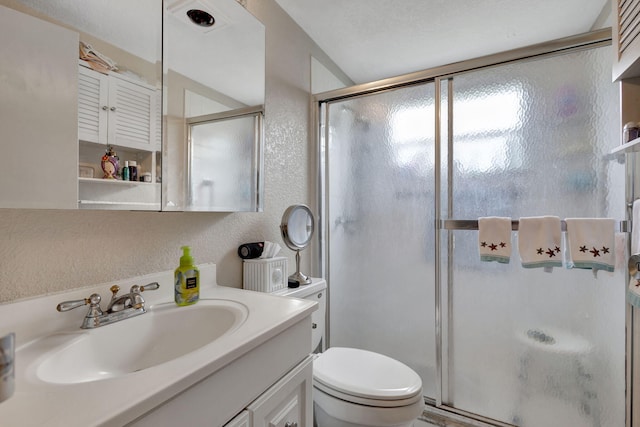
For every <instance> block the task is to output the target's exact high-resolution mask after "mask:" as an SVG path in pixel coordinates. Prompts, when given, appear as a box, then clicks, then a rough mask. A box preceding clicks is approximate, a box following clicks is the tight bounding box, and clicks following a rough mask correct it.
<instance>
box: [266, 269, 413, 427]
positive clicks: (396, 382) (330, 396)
mask: <svg viewBox="0 0 640 427" xmlns="http://www.w3.org/2000/svg"><path fill="white" fill-rule="evenodd" d="M326 289H327V282H326V281H325V280H324V279H312V282H311V284H309V285H302V286H300V287H298V288H287V289H283V290H280V291H276V292H274V294H276V295H282V296H288V297H294V298H303V299H307V300H310V301H316V302H318V310H316V311H315V312H313V314H312V315H311V321H312V327H313V331H312V345H311V351H312V352H316V353H317V352H320V351H322V342H323V339H324V330H325V316H326V292H325V291H326ZM313 408H314V419H315V423H316V425H317V427H356V426H359V427H368V426H378V427H411V426H413V423H414V421H415V420H416V419H417V418H418V417H419V416H420V415H421V414H422V411H423V409H424V398H423V396H422V380H421V379H420V376H419V375H418V374H417V373H416V372H415V371H413V370H412V369H411V368H409V367H408V366H407V365H405V364H403V363H401V362H399V361H397V360H395V359H392V358H390V357H387V356H384V355H382V354H379V353H374V352H371V351H366V350H360V349H355V348H345V347H331V348H329V349H327V350H325V351H324V352H323V353H318V355H317V357H316V358H315V359H314V362H313Z"/></svg>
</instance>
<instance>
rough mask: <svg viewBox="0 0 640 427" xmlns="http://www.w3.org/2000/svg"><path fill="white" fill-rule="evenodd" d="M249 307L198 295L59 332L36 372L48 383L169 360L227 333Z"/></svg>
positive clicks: (127, 370)
mask: <svg viewBox="0 0 640 427" xmlns="http://www.w3.org/2000/svg"><path fill="white" fill-rule="evenodd" d="M248 313H249V310H248V309H247V307H246V306H245V305H243V304H241V303H238V302H235V301H229V300H216V299H202V300H200V301H199V302H198V303H197V304H194V305H191V306H186V307H177V306H176V305H175V304H173V303H165V304H159V305H156V306H153V307H151V308H150V309H149V310H148V312H147V313H145V314H143V315H141V316H137V317H134V318H131V319H126V320H122V321H120V322H117V323H114V324H111V325H107V326H102V327H100V328H96V329H92V330H87V331H81V332H76V333H73V334H59V335H56V336H55V337H50V338H49V339H52V340H55V341H60V342H61V343H60V344H59V345H58V346H57V347H56V348H55V349H53V350H52V351H50V352H48V353H47V354H46V355H44V357H42V359H41V360H42V361H41V363H39V365H38V366H37V368H36V376H37V377H38V378H39V379H40V380H42V381H44V382H48V383H55V384H74V383H85V382H91V381H98V380H103V379H107V378H113V377H117V376H122V375H126V374H130V373H133V372H138V371H142V370H144V369H147V368H150V367H153V366H157V365H160V364H162V363H165V362H169V361H171V360H173V359H176V358H178V357H181V356H184V355H186V354H188V353H191V352H194V351H197V350H198V349H200V348H202V347H204V346H206V345H207V344H210V343H212V342H213V341H215V340H216V339H218V338H220V337H222V336H225V335H227V334H230V333H232V332H233V331H234V330H236V329H237V328H238V327H239V326H240V325H242V323H244V321H245V320H246V319H247V315H248Z"/></svg>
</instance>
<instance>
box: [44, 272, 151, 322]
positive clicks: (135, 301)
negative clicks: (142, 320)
mask: <svg viewBox="0 0 640 427" xmlns="http://www.w3.org/2000/svg"><path fill="white" fill-rule="evenodd" d="M159 287H160V285H159V284H158V283H157V282H153V283H149V284H148V285H145V286H138V285H133V286H132V287H131V290H130V291H129V293H128V294H123V295H120V296H118V292H119V291H120V287H119V286H118V285H113V286H112V287H111V288H110V290H111V301H109V304H108V305H107V309H106V310H105V311H102V309H101V308H100V301H101V300H102V297H100V295H98V294H92V295H91V296H90V297H89V298H84V299H80V300H74V301H65V302H61V303H60V304H58V306H57V307H56V309H57V310H58V311H60V312H62V311H69V310H73V309H74V308H78V307H82V306H84V305H87V304H89V311H88V312H87V315H86V316H85V317H84V320H83V321H82V325H81V326H80V327H81V328H82V329H93V328H98V327H100V326H105V325H108V324H110V323H114V322H118V321H120V320H124V319H129V318H130V317H134V316H138V315H140V314H143V313H146V312H147V310H146V308H145V302H144V298H142V295H141V294H142V292H144V291H152V290H155V289H158V288H159Z"/></svg>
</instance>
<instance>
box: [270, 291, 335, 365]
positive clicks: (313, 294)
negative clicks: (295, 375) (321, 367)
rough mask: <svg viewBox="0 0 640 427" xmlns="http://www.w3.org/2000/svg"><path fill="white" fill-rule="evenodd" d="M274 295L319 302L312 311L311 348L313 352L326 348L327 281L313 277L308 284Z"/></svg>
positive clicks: (274, 293)
mask: <svg viewBox="0 0 640 427" xmlns="http://www.w3.org/2000/svg"><path fill="white" fill-rule="evenodd" d="M272 295H280V296H286V297H293V298H301V299H306V300H309V301H315V302H317V303H318V309H317V310H316V311H314V312H313V313H311V327H312V328H313V329H312V331H311V349H310V351H311V352H312V353H319V352H321V351H322V350H323V349H324V345H325V344H324V343H325V339H324V333H325V322H326V316H327V282H326V280H324V279H318V278H312V279H311V283H310V284H308V285H301V286H299V287H297V288H286V289H282V290H279V291H275V292H272Z"/></svg>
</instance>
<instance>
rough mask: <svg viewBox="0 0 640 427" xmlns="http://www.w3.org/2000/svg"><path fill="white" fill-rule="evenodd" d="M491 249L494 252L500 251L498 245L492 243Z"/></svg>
mask: <svg viewBox="0 0 640 427" xmlns="http://www.w3.org/2000/svg"><path fill="white" fill-rule="evenodd" d="M489 248H490V249H491V250H492V251H497V250H498V245H496V244H495V243H491V244H490V245H489Z"/></svg>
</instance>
